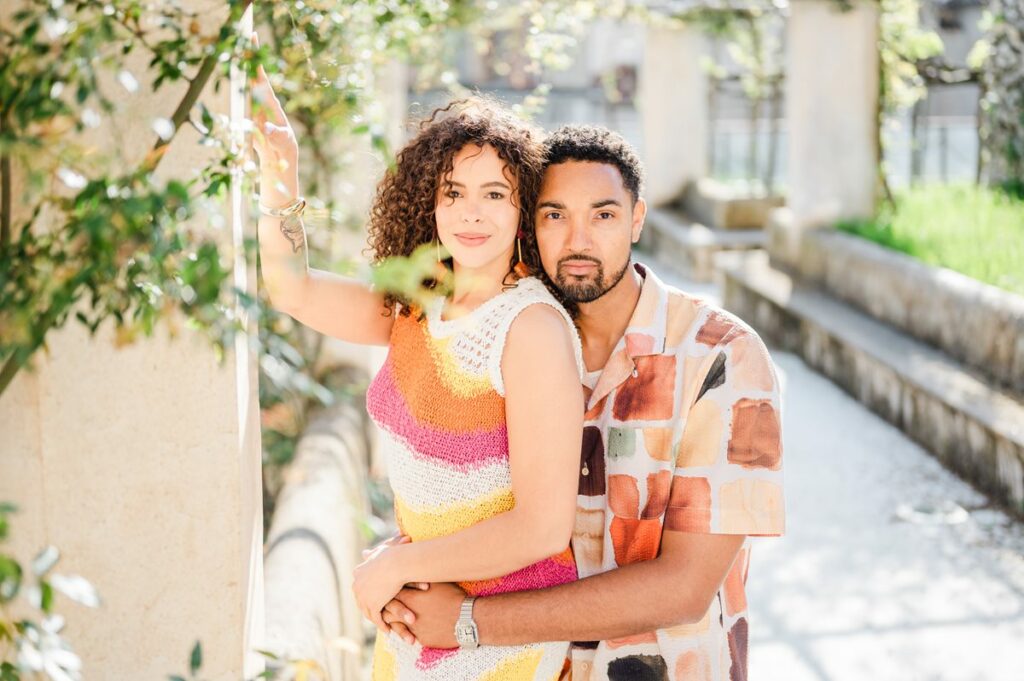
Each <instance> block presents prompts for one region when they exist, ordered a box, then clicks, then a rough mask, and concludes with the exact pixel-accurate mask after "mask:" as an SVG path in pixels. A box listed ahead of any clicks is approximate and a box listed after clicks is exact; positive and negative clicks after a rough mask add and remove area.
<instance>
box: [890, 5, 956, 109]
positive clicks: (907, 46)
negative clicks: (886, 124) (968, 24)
mask: <svg viewBox="0 0 1024 681" xmlns="http://www.w3.org/2000/svg"><path fill="white" fill-rule="evenodd" d="M879 4H880V6H881V16H880V23H879V31H880V39H879V42H878V47H879V58H880V59H881V68H882V71H881V95H882V107H883V111H884V112H885V113H892V112H894V111H897V110H899V109H905V108H907V107H910V106H912V105H913V104H914V103H915V102H916V101H918V100H919V99H922V98H923V97H925V96H926V95H927V94H928V91H927V89H926V88H925V85H924V80H923V79H922V78H921V76H920V74H919V73H918V69H917V64H918V63H919V62H921V61H924V60H925V59H929V58H931V57H936V56H938V55H941V54H942V51H943V44H942V39H941V38H940V37H939V36H938V34H937V33H935V32H934V31H931V30H927V29H924V28H922V27H921V21H920V14H921V2H920V0H879Z"/></svg>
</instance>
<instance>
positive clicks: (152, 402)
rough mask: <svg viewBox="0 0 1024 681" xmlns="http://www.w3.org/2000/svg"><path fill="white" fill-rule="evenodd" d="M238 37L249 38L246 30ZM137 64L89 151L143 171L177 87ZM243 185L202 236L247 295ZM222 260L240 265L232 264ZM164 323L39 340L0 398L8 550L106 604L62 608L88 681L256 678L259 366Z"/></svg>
mask: <svg viewBox="0 0 1024 681" xmlns="http://www.w3.org/2000/svg"><path fill="white" fill-rule="evenodd" d="M184 4H185V5H190V6H193V7H195V8H197V9H201V10H203V11H202V12H201V13H200V14H199V18H198V20H197V21H198V22H199V24H200V26H199V28H200V30H201V32H202V33H203V34H216V32H217V30H218V29H219V27H220V25H221V23H222V22H223V21H224V20H225V19H226V4H223V3H222V4H219V5H217V6H216V7H214V8H212V9H211V3H210V2H209V1H208V0H207V1H205V2H200V1H198V0H188V1H186V2H185V3H184ZM246 30H247V29H246ZM147 62H148V58H147V55H145V54H143V53H142V51H141V50H140V51H139V53H138V54H137V55H135V56H134V58H133V60H132V62H131V63H130V64H129V65H128V68H129V70H131V71H132V73H133V74H134V76H135V78H136V79H137V80H138V82H139V83H140V87H139V89H138V91H137V92H135V93H128V92H127V91H126V90H124V89H123V88H118V87H117V86H116V83H108V84H107V85H108V87H106V88H105V92H106V93H107V95H108V96H109V97H111V98H112V99H114V100H115V101H116V103H117V105H118V107H119V111H118V113H117V114H116V115H115V116H114V120H109V119H104V124H103V125H102V126H101V127H100V128H98V129H96V130H92V131H90V137H89V140H88V141H90V142H95V143H96V146H97V147H98V148H99V149H101V150H103V151H104V152H105V153H106V152H111V151H114V152H115V153H119V155H120V157H121V161H122V162H123V165H122V167H123V168H130V167H133V166H134V165H137V164H138V163H139V162H140V161H141V160H142V158H143V157H144V156H145V154H146V152H147V151H148V150H149V149H150V148H151V147H152V145H153V143H154V142H155V139H156V138H155V133H154V132H153V128H152V122H153V119H154V118H156V117H167V116H169V114H170V113H171V112H172V111H173V108H174V106H175V105H176V104H177V102H178V101H179V100H180V98H181V96H182V94H183V93H184V90H185V88H186V87H187V85H188V84H187V83H179V84H176V85H173V86H165V87H164V88H162V89H161V90H160V91H159V92H158V93H155V94H154V93H153V92H152V90H151V88H150V87H149V83H150V82H151V79H152V77H153V75H154V74H152V73H149V72H147V70H146V68H147V66H146V65H147ZM243 84H244V83H243V81H242V79H241V78H240V77H235V78H234V79H233V82H232V83H231V84H230V87H224V86H222V87H221V88H220V90H219V92H214V91H213V88H212V87H210V88H207V91H206V92H205V93H204V94H203V96H202V101H203V102H204V103H205V104H206V106H207V107H208V108H209V109H210V110H211V111H212V112H214V113H215V114H224V115H227V116H228V117H229V118H231V119H233V120H235V121H238V120H240V119H241V118H242V117H243V116H244V114H245V99H244V96H243ZM206 153H208V152H207V151H206V150H205V148H204V147H202V146H200V145H199V144H198V143H197V138H196V133H195V131H193V130H192V129H190V128H188V127H187V126H186V127H185V128H183V129H182V130H181V131H180V132H179V135H178V137H177V138H175V140H174V142H173V144H172V145H171V148H170V150H169V151H168V154H167V156H166V157H165V158H164V159H163V161H162V163H161V166H160V169H159V174H160V175H162V176H165V177H166V176H171V175H173V176H176V177H182V178H190V177H192V173H193V171H194V169H195V168H197V167H199V164H200V163H202V160H203V155H204V154H206ZM244 198H245V197H243V196H242V193H241V188H240V187H237V186H236V187H235V188H234V189H233V190H232V191H231V193H230V197H229V199H228V200H227V201H225V202H224V204H223V205H222V206H221V207H220V215H219V217H220V218H222V220H220V227H219V228H215V227H213V226H212V225H214V224H215V223H216V217H217V216H212V215H205V216H203V218H202V221H201V222H197V225H196V227H197V228H198V229H209V230H215V229H216V231H215V233H216V234H217V235H218V237H219V238H220V239H222V244H223V246H224V248H225V252H226V253H227V254H228V262H227V263H226V264H227V265H228V266H231V265H233V266H234V268H235V282H236V284H237V285H240V286H243V287H248V288H249V290H250V291H252V290H253V289H254V288H255V272H254V268H248V267H246V266H245V261H244V259H243V256H242V252H243V251H242V236H243V232H245V233H247V234H249V235H252V236H254V235H255V234H254V232H255V222H254V221H253V220H250V219H248V217H247V216H246V214H245V210H244V206H245V204H246V203H247V201H246V200H243V199H244ZM232 257H233V261H232V259H231V258H232ZM179 327H180V329H179V333H178V335H177V337H175V338H171V337H170V334H169V333H168V332H167V327H166V325H163V324H162V325H160V326H159V327H158V332H157V333H156V334H155V336H154V337H153V338H151V339H143V340H141V341H139V342H137V343H135V344H134V345H130V346H127V347H125V348H121V349H117V348H115V345H114V334H113V332H112V329H111V327H110V325H108V324H104V325H103V326H101V327H100V329H99V332H98V333H97V335H96V336H95V337H93V338H90V337H89V335H88V333H87V331H86V329H85V328H84V327H82V326H81V325H80V324H78V323H77V322H76V321H75V320H74V319H73V318H71V321H69V322H68V323H67V324H66V325H65V327H64V328H62V329H60V330H58V331H56V332H54V333H52V334H51V335H50V336H49V337H48V343H47V345H48V351H47V352H40V353H39V354H38V355H37V356H36V358H35V370H34V371H32V372H29V371H27V370H23V371H22V372H21V373H20V374H19V375H18V376H17V377H16V378H15V380H14V382H13V383H12V384H11V386H10V387H9V388H8V391H7V392H6V393H5V394H4V395H3V397H2V398H0V433H2V436H0V499H3V500H8V501H12V502H14V503H16V504H17V505H18V506H19V507H20V512H19V513H17V514H16V515H15V516H14V519H13V536H12V541H11V544H10V548H11V550H12V551H13V553H15V555H17V556H18V558H19V559H20V560H22V561H23V562H24V563H25V564H27V563H28V561H30V560H31V557H32V556H33V555H34V553H35V551H36V550H37V549H39V548H40V547H42V546H44V545H46V544H54V545H56V546H57V547H59V548H60V549H61V551H62V554H63V558H62V560H61V562H60V563H59V565H58V567H57V570H58V571H59V572H63V573H75V574H80V575H83V576H84V577H86V578H87V579H89V580H90V581H91V582H92V583H93V584H94V585H95V586H96V588H97V590H98V591H99V594H100V597H101V599H102V604H101V606H100V607H99V608H96V609H88V608H84V607H81V606H78V605H77V604H74V603H70V602H68V601H66V600H65V599H63V597H61V596H58V597H57V601H56V603H57V609H58V611H59V612H61V613H62V614H64V615H65V616H66V617H67V627H66V629H65V631H64V634H65V635H66V636H67V638H68V640H69V641H70V642H71V643H72V645H73V647H74V649H75V651H76V652H77V653H78V654H79V655H80V656H81V658H82V662H83V669H82V673H83V676H84V678H89V679H104V680H106V681H135V680H137V679H161V678H167V676H168V674H172V673H173V674H183V675H186V676H187V674H188V660H189V652H190V650H191V648H192V645H193V642H194V641H195V640H197V639H199V640H201V642H202V645H203V651H204V655H203V665H202V671H201V674H200V676H202V678H204V679H211V680H216V681H228V680H231V681H237V680H238V679H240V678H241V677H242V676H243V675H244V676H245V677H246V678H251V677H252V676H253V675H255V674H257V673H259V671H260V670H261V669H262V663H261V660H262V658H261V656H259V655H258V654H255V653H253V652H252V648H254V647H258V646H259V645H260V644H261V643H262V638H263V631H262V629H263V626H262V617H263V591H262V548H263V527H262V485H261V455H260V427H259V426H260V424H259V405H258V399H257V364H256V361H257V358H256V356H255V354H254V353H253V352H252V351H251V350H250V349H249V347H248V345H247V343H246V339H245V338H240V339H239V342H238V344H237V345H236V346H235V348H234V350H233V352H229V354H228V356H227V359H226V360H225V361H224V363H223V364H218V363H217V361H216V359H215V355H214V351H213V349H212V348H211V347H210V345H209V343H208V342H207V341H205V339H203V338H200V337H198V336H197V335H195V334H194V333H192V332H190V331H189V330H187V329H186V328H184V327H182V326H181V324H180V320H179Z"/></svg>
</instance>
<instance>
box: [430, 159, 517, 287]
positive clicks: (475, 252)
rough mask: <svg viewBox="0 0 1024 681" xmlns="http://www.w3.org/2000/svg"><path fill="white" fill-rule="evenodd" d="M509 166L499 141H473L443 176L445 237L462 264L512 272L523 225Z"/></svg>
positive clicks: (441, 226) (440, 202)
mask: <svg viewBox="0 0 1024 681" xmlns="http://www.w3.org/2000/svg"><path fill="white" fill-rule="evenodd" d="M504 171H505V161H503V160H502V159H501V158H500V157H499V156H498V152H497V151H496V150H495V149H494V147H492V146H490V145H489V144H485V145H484V146H482V147H480V146H477V145H475V144H467V145H466V146H464V147H463V148H462V149H460V150H459V151H458V152H457V153H456V154H455V158H454V160H453V162H452V172H451V175H450V176H449V177H447V178H443V180H442V182H441V187H440V189H439V190H438V195H437V203H436V205H435V211H434V216H435V219H436V221H437V232H438V234H439V235H440V238H441V243H442V244H444V246H445V248H447V249H448V252H449V253H451V254H452V258H453V260H454V261H455V263H456V265H457V266H458V267H459V268H460V269H468V270H475V271H479V273H480V274H486V275H492V274H493V276H494V277H495V278H497V279H498V280H500V279H502V278H504V276H505V274H507V272H508V264H509V260H510V258H511V257H512V249H513V248H514V247H515V239H516V232H517V231H518V229H519V209H518V208H517V207H516V204H515V203H514V202H513V201H514V199H515V198H516V192H515V190H516V188H515V186H514V181H513V180H512V179H511V178H510V177H508V176H506V173H505V172H504ZM492 270H493V273H492Z"/></svg>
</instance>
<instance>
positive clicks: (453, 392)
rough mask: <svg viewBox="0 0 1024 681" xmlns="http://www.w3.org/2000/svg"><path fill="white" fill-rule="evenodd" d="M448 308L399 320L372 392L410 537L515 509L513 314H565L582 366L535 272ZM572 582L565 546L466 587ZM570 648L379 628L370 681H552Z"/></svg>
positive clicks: (485, 589)
mask: <svg viewBox="0 0 1024 681" xmlns="http://www.w3.org/2000/svg"><path fill="white" fill-rule="evenodd" d="M443 304H444V300H443V299H441V298H438V299H436V300H435V301H434V303H433V304H431V305H428V306H427V308H426V309H425V310H424V314H423V315H420V314H418V313H419V310H415V309H414V310H412V314H410V315H409V316H401V315H399V316H398V317H397V318H396V319H395V323H394V327H393V330H392V332H391V347H390V350H389V353H388V357H387V360H386V361H385V363H384V366H383V367H382V368H381V370H380V372H379V373H378V374H377V376H376V377H375V378H374V380H373V382H372V383H371V384H370V387H369V389H368V391H367V395H366V398H367V409H368V411H369V413H370V416H371V417H372V418H373V420H374V421H375V422H376V423H377V425H378V426H379V427H380V429H381V431H382V434H383V438H382V440H383V445H384V447H385V456H386V460H387V463H388V477H389V479H390V482H391V487H392V489H393V491H394V496H395V516H396V519H397V522H398V527H399V529H400V530H401V531H402V533H403V534H405V535H407V536H409V537H410V538H411V539H412V541H414V542H415V541H423V540H426V539H431V538H434V537H439V536H444V535H449V534H452V533H454V532H457V531H459V530H461V529H463V528H466V527H469V526H470V525H473V524H475V523H478V522H481V521H482V520H486V519H487V518H490V517H492V516H495V515H497V514H499V513H503V512H505V511H508V510H510V509H511V508H512V507H513V506H514V505H515V503H514V497H513V494H512V480H511V475H510V470H509V453H508V432H507V430H506V425H505V397H504V394H505V388H504V382H503V381H502V377H501V357H502V350H503V348H504V345H505V338H506V336H507V335H508V330H509V328H510V326H511V324H512V321H513V320H514V319H515V317H516V315H518V314H519V313H520V312H521V311H522V310H524V309H525V308H526V307H528V306H530V305H534V304H546V305H550V306H552V307H554V308H555V309H556V310H558V311H559V312H560V313H561V314H562V315H563V317H564V318H565V320H566V323H567V324H568V326H569V329H570V330H571V333H572V337H573V343H574V346H575V351H576V363H577V369H578V370H579V371H581V372H582V367H583V361H582V352H581V348H580V341H579V337H578V336H577V334H576V330H575V327H574V326H573V324H572V320H571V319H570V317H569V315H568V314H567V313H566V312H565V310H564V309H563V308H562V307H561V306H560V305H559V304H558V302H557V301H556V300H555V298H554V297H553V296H552V295H551V293H550V292H549V291H548V290H547V289H546V288H545V287H544V284H543V283H542V282H541V281H540V280H538V279H536V278H535V277H527V278H524V279H521V280H520V281H519V282H518V284H517V285H516V286H515V287H513V288H510V289H508V290H505V291H503V292H501V293H500V294H498V295H496V296H494V297H493V298H491V299H489V300H487V301H486V302H484V303H483V304H481V305H480V306H479V307H477V308H476V309H474V310H473V311H472V312H470V313H469V314H467V315H465V316H463V317H459V318H457V319H453V320H443V319H442V318H441V309H442V307H443ZM574 579H576V565H575V563H574V562H573V557H572V553H571V551H570V549H569V547H568V546H567V547H566V548H565V550H564V551H562V552H561V553H559V554H558V555H556V556H552V557H550V558H547V559H545V560H542V561H540V562H538V563H534V564H533V565H528V566H525V567H523V568H522V569H519V570H517V571H515V572H513V573H511V574H508V575H504V576H499V577H495V578H494V579H487V580H482V581H474V582H462V583H460V586H461V587H462V588H463V589H464V590H465V591H466V592H467V593H469V594H473V595H481V596H485V595H489V594H496V593H503V592H509V591H522V590H526V589H538V588H542V587H546V586H552V585H555V584H562V583H565V582H569V581H572V580H574ZM567 651H568V643H566V642H560V643H543V644H533V645H522V646H482V647H480V648H477V649H476V650H461V649H459V648H453V649H437V648H424V647H422V646H420V645H419V644H416V645H409V644H407V643H405V642H404V641H403V640H402V639H401V638H399V637H398V636H396V635H394V634H388V635H382V634H379V633H378V635H377V642H376V647H375V650H374V660H373V679H374V681H389V680H390V679H403V680H404V679H417V680H420V679H443V680H445V681H458V680H460V679H466V680H469V679H474V680H483V679H487V680H498V679H502V680H504V679H528V680H533V679H544V680H547V679H557V678H558V677H559V674H560V672H561V670H562V666H563V663H564V661H565V659H566V654H567Z"/></svg>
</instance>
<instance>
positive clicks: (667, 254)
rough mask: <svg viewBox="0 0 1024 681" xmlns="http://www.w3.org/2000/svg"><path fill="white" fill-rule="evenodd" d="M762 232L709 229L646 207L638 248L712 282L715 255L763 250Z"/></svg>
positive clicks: (669, 212)
mask: <svg viewBox="0 0 1024 681" xmlns="http://www.w3.org/2000/svg"><path fill="white" fill-rule="evenodd" d="M767 239H768V237H767V235H766V234H765V231H764V230H762V229H729V230H725V229H711V228H709V227H706V226H705V225H702V224H700V223H699V222H694V221H693V220H692V219H691V218H690V217H689V216H687V215H686V214H685V213H683V212H681V211H679V210H678V209H672V208H650V209H649V210H648V211H647V221H646V223H645V224H644V231H643V235H642V236H641V240H640V243H641V246H642V247H643V248H645V249H646V250H648V251H650V252H652V253H656V254H658V256H659V257H660V258H662V259H664V260H665V261H666V262H671V263H672V264H673V265H674V266H675V267H677V268H679V269H680V270H681V271H682V272H684V273H685V274H686V275H687V276H688V277H690V278H691V279H693V280H695V281H701V282H707V281H712V280H713V279H714V273H715V267H714V258H715V255H716V254H718V253H721V252H726V251H745V250H750V249H755V248H764V247H765V245H766V244H767Z"/></svg>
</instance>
